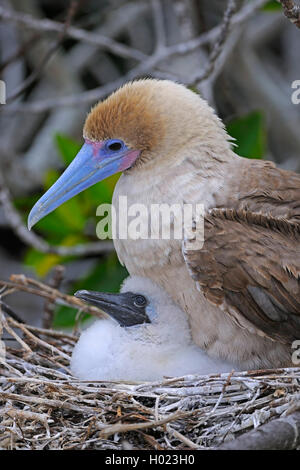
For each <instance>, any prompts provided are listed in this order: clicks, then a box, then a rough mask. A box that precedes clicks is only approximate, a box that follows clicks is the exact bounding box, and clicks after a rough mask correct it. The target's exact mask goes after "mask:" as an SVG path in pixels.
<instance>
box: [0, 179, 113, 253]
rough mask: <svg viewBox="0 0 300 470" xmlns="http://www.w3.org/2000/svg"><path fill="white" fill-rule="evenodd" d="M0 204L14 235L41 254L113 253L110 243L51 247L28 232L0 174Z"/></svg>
mask: <svg viewBox="0 0 300 470" xmlns="http://www.w3.org/2000/svg"><path fill="white" fill-rule="evenodd" d="M0 204H2V207H3V210H4V214H5V217H6V220H7V222H8V224H9V226H10V227H11V228H12V230H13V231H14V232H15V234H16V235H17V236H18V237H19V238H20V240H22V242H23V243H25V244H26V245H28V246H31V247H32V248H35V249H36V250H38V251H41V252H42V253H53V254H56V255H59V256H88V255H96V254H99V253H107V252H110V251H113V249H114V248H113V243H112V242H110V241H102V242H94V243H87V244H80V245H75V246H70V247H69V246H51V245H49V243H47V242H46V241H45V240H44V239H43V238H41V237H39V236H38V235H36V234H35V233H34V232H30V231H29V230H28V229H27V227H26V226H25V224H24V223H23V220H22V218H21V216H20V214H19V213H18V211H17V210H16V209H15V207H14V205H13V203H12V201H11V196H10V192H9V190H8V188H7V187H6V185H5V183H4V178H3V177H2V175H1V174H0Z"/></svg>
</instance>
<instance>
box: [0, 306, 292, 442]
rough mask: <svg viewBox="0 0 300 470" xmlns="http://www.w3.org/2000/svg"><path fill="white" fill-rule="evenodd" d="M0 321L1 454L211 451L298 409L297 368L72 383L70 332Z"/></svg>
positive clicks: (74, 338) (73, 380) (2, 318)
mask: <svg viewBox="0 0 300 470" xmlns="http://www.w3.org/2000/svg"><path fill="white" fill-rule="evenodd" d="M0 315H1V319H0V320H1V321H0V325H1V323H2V329H3V333H5V334H6V335H7V334H9V335H11V336H13V337H14V340H15V341H16V346H14V347H12V346H6V348H4V347H3V342H2V353H1V350H0V449H102V450H104V449H113V450H121V449H124V448H125V449H149V450H153V449H157V450H170V449H173V450H174V449H176V450H179V449H180V450H182V449H189V450H190V449H203V448H205V449H207V448H212V447H213V448H216V447H218V446H219V445H220V444H222V443H223V442H226V441H229V440H232V439H235V438H236V437H237V436H240V435H241V434H243V433H246V432H249V431H250V430H251V429H255V428H257V427H259V426H260V425H262V424H264V423H268V422H271V421H272V420H274V419H275V418H278V417H282V416H284V415H288V413H289V412H290V410H293V409H295V407H297V406H298V405H299V401H300V397H299V390H300V388H299V387H300V368H292V369H280V370H279V369H278V370H268V371H250V372H239V373H234V372H233V373H231V374H228V373H226V374H216V375H210V376H196V375H190V376H185V377H179V378H166V379H165V380H163V381H160V382H153V383H133V382H130V383H129V382H128V383H127V382H122V383H120V382H118V383H117V382H86V381H80V380H78V379H76V378H74V377H73V376H72V375H71V373H70V371H69V368H68V367H69V360H70V356H71V352H72V349H73V347H74V344H75V342H76V341H77V336H76V335H74V336H73V335H68V334H65V333H60V332H57V331H53V330H44V329H39V328H35V327H32V326H28V325H25V324H22V323H18V322H17V321H16V320H14V319H13V318H11V317H9V316H4V314H3V313H0ZM0 336H1V331H0ZM0 344H1V343H0ZM4 349H6V351H5V350H4Z"/></svg>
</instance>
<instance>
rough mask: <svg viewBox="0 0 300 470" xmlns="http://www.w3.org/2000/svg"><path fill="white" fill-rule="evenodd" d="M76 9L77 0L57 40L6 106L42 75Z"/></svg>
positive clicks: (72, 5)
mask: <svg viewBox="0 0 300 470" xmlns="http://www.w3.org/2000/svg"><path fill="white" fill-rule="evenodd" d="M78 8H79V0H72V2H71V4H70V7H69V9H68V12H67V17H66V21H65V24H64V25H63V29H62V30H61V32H60V33H59V35H58V39H57V40H56V41H55V42H54V43H53V44H52V45H51V46H50V48H49V50H48V51H47V52H46V54H45V56H44V57H43V58H42V59H41V61H40V63H39V65H38V67H37V68H36V69H35V70H34V71H33V72H32V73H31V74H30V75H29V76H28V77H27V78H26V80H24V81H23V83H21V84H20V85H19V86H18V87H17V88H16V90H14V91H13V92H12V94H11V95H10V96H8V97H7V100H6V102H7V104H9V103H12V102H13V101H14V100H15V99H16V98H18V97H19V96H20V95H21V94H23V93H24V92H25V91H26V90H27V89H28V88H29V87H30V86H31V85H33V84H34V83H35V82H36V81H37V80H38V78H39V77H40V76H41V75H42V73H43V71H44V69H45V67H46V65H47V64H48V62H49V61H50V59H51V57H52V56H53V54H55V52H56V51H57V49H58V48H59V46H60V45H61V43H62V42H63V40H64V38H65V36H66V34H67V31H68V28H69V27H70V24H71V22H72V20H73V18H74V16H75V14H76V12H77V10H78Z"/></svg>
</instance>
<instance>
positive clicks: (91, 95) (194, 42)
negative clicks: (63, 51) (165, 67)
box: [0, 0, 268, 113]
mask: <svg viewBox="0 0 300 470" xmlns="http://www.w3.org/2000/svg"><path fill="white" fill-rule="evenodd" d="M267 1H268V0H253V1H252V2H251V3H247V4H246V5H245V6H244V7H243V8H242V9H241V10H240V11H239V12H238V13H236V14H235V15H234V16H233V17H232V20H231V25H232V27H233V26H237V25H241V24H242V23H244V22H245V21H246V20H247V19H249V18H250V17H251V16H252V15H253V14H254V13H255V12H256V11H257V10H258V9H259V8H261V7H262V6H263V5H264V4H265V3H267ZM0 17H1V7H0ZM45 21H48V20H45ZM70 29H72V28H70ZM70 29H69V30H68V32H70ZM221 29H222V25H221V26H216V27H215V28H213V29H211V30H210V31H208V32H207V33H204V34H201V35H200V36H198V37H197V38H194V39H191V40H189V41H186V42H183V43H179V44H175V45H173V46H170V47H166V48H163V49H161V50H160V51H158V52H156V53H154V54H153V55H152V56H146V58H145V56H144V60H143V61H141V63H139V64H138V65H137V66H136V67H134V68H133V69H131V70H130V71H129V72H128V73H127V74H126V75H124V76H122V77H121V78H119V79H118V80H115V81H113V82H110V83H107V84H105V85H104V86H101V87H98V88H94V89H93V90H88V91H85V92H83V93H80V94H76V95H70V96H66V97H64V98H63V97H60V98H56V99H52V98H51V99H46V100H40V101H35V102H33V103H25V104H22V103H21V104H17V105H13V106H5V108H2V112H4V113H16V112H24V113H27V112H33V113H39V112H44V111H48V110H50V109H56V108H57V107H59V106H78V105H80V104H88V103H93V102H95V101H98V100H101V99H103V98H104V97H105V96H107V95H108V94H109V93H111V92H112V91H114V90H115V89H116V88H118V87H120V86H121V85H123V84H124V83H125V82H127V81H130V80H134V79H136V78H138V77H141V76H144V75H146V74H151V73H152V72H153V75H155V76H159V74H160V72H156V71H155V68H156V67H157V66H159V65H160V64H161V62H163V61H165V60H169V59H170V58H171V57H174V56H177V55H185V54H188V53H189V52H192V51H194V50H196V49H198V48H199V47H202V46H204V45H206V44H210V43H212V42H214V41H215V40H216V39H217V38H218V37H219V34H220V31H221ZM119 55H120V54H119ZM163 76H164V78H167V76H168V74H166V73H163ZM170 78H171V77H170ZM186 84H187V85H188V84H190V82H189V81H187V82H186Z"/></svg>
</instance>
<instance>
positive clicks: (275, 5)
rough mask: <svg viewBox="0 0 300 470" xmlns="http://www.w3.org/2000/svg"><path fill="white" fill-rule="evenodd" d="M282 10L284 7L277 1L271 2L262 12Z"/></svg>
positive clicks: (272, 0)
mask: <svg viewBox="0 0 300 470" xmlns="http://www.w3.org/2000/svg"><path fill="white" fill-rule="evenodd" d="M278 10H282V6H281V5H280V3H278V2H277V1H276V0H271V1H270V2H268V3H266V4H265V5H264V6H263V7H262V11H278Z"/></svg>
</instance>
